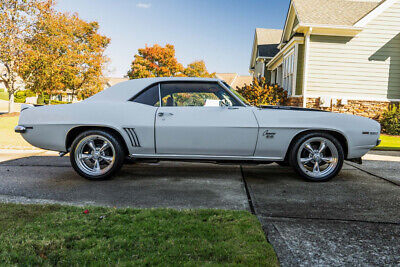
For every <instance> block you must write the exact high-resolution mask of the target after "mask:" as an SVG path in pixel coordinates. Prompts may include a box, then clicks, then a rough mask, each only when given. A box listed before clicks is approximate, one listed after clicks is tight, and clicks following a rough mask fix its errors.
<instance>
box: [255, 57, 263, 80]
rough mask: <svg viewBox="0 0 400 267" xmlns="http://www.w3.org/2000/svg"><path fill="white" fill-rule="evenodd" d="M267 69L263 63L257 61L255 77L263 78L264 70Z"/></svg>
mask: <svg viewBox="0 0 400 267" xmlns="http://www.w3.org/2000/svg"><path fill="white" fill-rule="evenodd" d="M264 68H265V64H264V62H262V61H257V62H256V65H255V67H254V76H256V77H258V76H262V75H263V69H264Z"/></svg>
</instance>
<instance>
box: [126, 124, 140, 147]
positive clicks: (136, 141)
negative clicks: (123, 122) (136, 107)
mask: <svg viewBox="0 0 400 267" xmlns="http://www.w3.org/2000/svg"><path fill="white" fill-rule="evenodd" d="M124 130H125V132H126V134H127V135H128V136H129V140H130V141H131V145H132V146H133V147H140V142H139V138H138V137H137V135H136V132H135V129H134V128H124Z"/></svg>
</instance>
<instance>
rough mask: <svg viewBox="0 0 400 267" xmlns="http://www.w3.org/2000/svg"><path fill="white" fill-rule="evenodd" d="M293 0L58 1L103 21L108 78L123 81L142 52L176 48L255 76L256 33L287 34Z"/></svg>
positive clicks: (189, 57) (212, 67) (216, 67)
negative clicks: (252, 66) (280, 31)
mask: <svg viewBox="0 0 400 267" xmlns="http://www.w3.org/2000/svg"><path fill="white" fill-rule="evenodd" d="M288 7H289V0H197V1H194V0H58V1H57V6H56V8H57V9H58V10H60V11H66V12H70V13H75V12H76V13H78V14H79V16H80V17H81V18H82V19H84V20H86V21H98V22H99V24H100V33H101V34H104V35H106V36H107V37H109V38H111V43H110V45H109V47H108V48H107V50H106V55H107V56H108V57H109V58H110V60H111V62H110V63H109V65H108V71H107V72H106V76H111V77H123V76H124V75H126V73H127V71H128V70H129V68H130V65H131V62H132V60H133V58H134V55H135V54H136V53H137V50H138V49H139V48H143V47H145V45H146V44H147V45H148V46H152V45H154V44H160V45H163V46H164V45H165V44H167V43H170V44H172V45H174V46H175V51H176V57H177V58H178V61H179V62H181V63H182V64H184V65H187V64H189V63H191V62H193V61H195V60H204V61H205V63H206V66H207V69H208V70H209V72H217V73H226V72H233V73H238V74H240V75H248V74H249V70H248V69H249V64H250V54H251V49H252V44H253V38H254V31H255V28H271V29H282V28H283V26H284V22H285V18H286V12H287V9H288Z"/></svg>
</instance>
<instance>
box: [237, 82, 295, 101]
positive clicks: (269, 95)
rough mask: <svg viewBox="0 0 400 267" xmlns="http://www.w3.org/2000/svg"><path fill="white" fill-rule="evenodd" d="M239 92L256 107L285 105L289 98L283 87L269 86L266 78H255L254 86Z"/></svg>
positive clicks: (245, 87) (239, 89) (246, 86)
mask: <svg viewBox="0 0 400 267" xmlns="http://www.w3.org/2000/svg"><path fill="white" fill-rule="evenodd" d="M237 91H238V92H239V93H240V94H241V95H242V96H243V97H245V98H246V99H247V101H249V102H250V103H251V104H253V105H255V106H260V105H283V104H284V103H285V102H286V100H287V98H288V95H287V92H286V91H285V90H284V89H283V88H282V87H279V86H278V85H277V84H274V85H271V84H269V83H268V82H266V81H265V78H264V77H262V78H254V80H253V82H252V84H250V85H245V86H244V87H242V88H237Z"/></svg>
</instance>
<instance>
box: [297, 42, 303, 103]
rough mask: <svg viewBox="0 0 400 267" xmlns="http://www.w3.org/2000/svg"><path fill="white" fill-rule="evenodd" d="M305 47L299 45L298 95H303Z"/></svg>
mask: <svg viewBox="0 0 400 267" xmlns="http://www.w3.org/2000/svg"><path fill="white" fill-rule="evenodd" d="M303 70H304V45H299V54H298V57H297V76H296V95H301V94H302V93H303Z"/></svg>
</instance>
